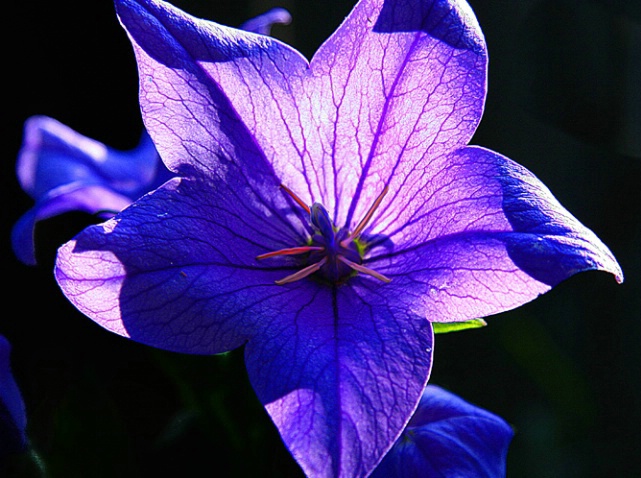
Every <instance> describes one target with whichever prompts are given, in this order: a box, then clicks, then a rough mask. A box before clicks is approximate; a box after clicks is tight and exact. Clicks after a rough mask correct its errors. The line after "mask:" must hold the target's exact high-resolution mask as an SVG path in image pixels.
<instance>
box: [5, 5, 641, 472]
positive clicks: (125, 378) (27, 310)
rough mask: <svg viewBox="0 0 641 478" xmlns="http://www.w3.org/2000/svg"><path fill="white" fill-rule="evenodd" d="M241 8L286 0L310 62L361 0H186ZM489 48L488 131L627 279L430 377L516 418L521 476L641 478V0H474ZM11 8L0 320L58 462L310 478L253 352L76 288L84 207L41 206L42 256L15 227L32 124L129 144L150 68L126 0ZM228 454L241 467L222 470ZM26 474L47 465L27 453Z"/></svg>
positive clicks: (551, 297) (203, 13) (542, 306)
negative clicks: (254, 383) (72, 296)
mask: <svg viewBox="0 0 641 478" xmlns="http://www.w3.org/2000/svg"><path fill="white" fill-rule="evenodd" d="M173 3H174V4H175V5H177V6H179V7H180V8H182V9H184V10H186V11H188V12H189V13H191V14H193V15H195V16H199V17H203V18H208V19H212V20H216V21H218V22H220V23H224V24H228V25H232V26H237V25H239V24H240V23H241V22H242V21H244V20H246V19H247V18H249V17H251V16H253V15H255V14H258V13H261V12H262V11H264V10H265V9H266V8H268V7H269V6H283V7H286V8H288V9H289V10H290V12H291V13H292V15H293V17H294V21H293V23H292V24H291V25H289V26H287V27H275V28H274V29H273V34H274V35H275V36H277V37H279V38H281V39H283V40H284V41H286V42H288V43H290V44H292V45H294V46H295V47H297V48H298V49H299V50H301V51H302V52H303V53H304V54H305V55H306V56H307V57H308V58H309V57H311V55H312V53H313V52H314V50H315V49H316V48H317V47H318V45H319V44H320V43H321V42H322V41H323V40H324V39H325V38H326V37H327V36H328V35H329V34H330V33H331V32H332V31H333V30H334V29H335V28H336V27H337V26H338V24H339V22H340V21H341V20H342V18H343V17H344V16H345V15H346V14H347V13H348V11H349V9H350V8H351V6H352V5H353V1H346V0H340V1H339V0H335V1H327V0H324V1H321V0H318V1H311V0H283V1H282V2H280V3H277V2H276V1H267V0H254V1H248V0H224V1H221V0H191V1H188V0H175V1H174V2H173ZM471 3H472V7H473V8H474V10H475V12H476V14H477V16H478V18H479V22H480V24H481V27H482V28H483V30H484V33H485V36H486V39H487V43H488V48H489V53H490V70H489V94H488V99H487V106H486V113H485V116H484V119H483V121H482V122H481V126H480V128H479V130H478V132H477V134H476V136H475V138H474V140H473V143H475V144H481V145H483V146H486V147H489V148H491V149H494V150H496V151H499V152H501V153H503V154H505V155H507V156H509V157H511V158H513V159H515V160H516V161H518V162H520V163H521V164H523V165H525V166H526V167H528V168H529V169H530V170H532V171H533V172H534V173H535V174H536V175H537V176H538V177H539V178H541V179H542V180H543V181H544V182H545V183H546V184H547V185H548V186H549V187H550V189H551V190H552V192H553V193H554V194H555V195H556V196H557V198H559V200H560V201H561V203H563V204H564V205H565V206H566V207H567V208H568V209H569V210H570V211H571V212H572V213H573V214H574V215H575V216H576V217H577V218H579V219H580V220H581V221H582V222H583V223H584V224H586V225H587V226H588V227H590V228H591V229H593V230H594V231H595V232H596V233H597V234H598V235H599V236H600V237H601V239H602V240H603V241H604V242H605V243H606V244H607V245H608V246H609V247H610V248H611V250H612V251H613V253H614V254H615V256H616V257H617V258H618V260H619V262H620V264H621V266H622V267H623V270H624V273H625V276H626V280H625V282H624V283H623V284H622V285H617V284H616V282H615V281H614V279H613V278H612V277H611V276H610V275H608V274H605V273H598V272H589V273H583V274H579V275H577V276H575V277H573V278H571V279H569V280H568V281H566V282H564V283H563V284H561V285H559V286H558V287H557V288H555V289H554V290H553V291H551V292H549V293H548V294H546V295H544V296H542V297H540V298H539V299H537V300H536V301H534V302H532V303H530V304H527V305H525V306H523V307H521V308H519V309H517V310H514V311H511V312H507V313H503V314H500V315H497V316H494V317H491V318H489V319H488V322H489V326H488V327H486V328H484V329H482V330H473V331H467V332H460V333H457V334H451V335H441V336H438V337H437V340H436V355H435V363H434V370H433V374H432V379H431V381H432V383H437V384H440V385H441V386H443V387H446V388H448V389H450V390H451V391H453V392H455V393H457V394H459V395H461V396H462V397H464V398H465V399H467V400H469V401H471V402H473V403H476V404H478V405H480V406H482V407H484V408H486V409H488V410H490V411H493V412H495V413H497V414H499V415H500V416H502V417H504V418H505V419H506V420H507V421H508V422H510V423H511V424H512V425H513V426H514V427H515V429H516V435H515V437H514V440H513V442H512V445H511V448H510V452H509V456H508V476H509V477H536V478H538V477H594V478H597V477H599V478H601V477H634V476H637V477H638V476H641V463H640V460H641V459H640V458H639V455H640V451H641V440H640V435H641V433H640V431H639V430H640V425H641V386H640V383H641V382H640V378H641V373H640V372H641V353H640V348H641V332H640V323H641V320H640V319H641V307H640V301H641V299H640V298H641V278H640V273H641V266H640V259H641V253H640V249H641V247H640V246H641V210H640V209H641V208H640V206H641V193H640V189H641V86H639V85H641V13H640V6H641V5H640V3H639V2H638V1H636V0H629V1H626V0H620V1H608V0H602V1H597V0H594V1H587V0H584V1H578V0H577V1H571V0H554V1H553V0H521V1H516V0H502V1H496V0H492V1H490V0H474V1H472V2H471ZM3 8H4V13H3V19H4V22H3V33H2V34H3V36H4V37H5V38H4V41H3V42H2V45H3V49H2V51H3V55H2V58H3V78H4V81H5V83H4V84H5V85H8V86H4V94H3V102H2V106H3V117H4V118H5V120H4V122H3V123H4V127H3V134H2V137H3V139H4V141H3V146H4V153H3V160H2V167H3V170H2V175H1V176H0V180H1V181H2V187H1V189H2V194H3V198H2V204H3V207H2V221H1V224H2V234H1V237H0V240H1V241H2V243H1V247H2V255H1V257H2V269H1V270H2V272H3V274H4V281H3V284H4V285H3V289H2V290H3V301H2V302H3V308H2V317H1V318H0V333H1V334H3V335H5V336H6V337H7V338H8V339H9V340H10V342H11V343H12V345H13V355H12V359H13V369H14V374H15V378H16V380H17V381H18V383H19V385H20V387H21V389H22V393H23V396H24V399H25V402H26V409H27V413H28V420H29V426H28V433H29V436H30V438H31V441H32V443H33V445H34V448H35V450H36V452H37V453H38V455H39V457H40V458H41V459H42V460H43V462H44V466H45V467H46V470H47V471H48V476H51V477H54V478H68V477H146V476H156V475H158V474H160V475H161V476H165V475H171V474H172V473H174V474H176V475H179V476H186V477H192V476H234V477H235V476H239V477H240V476H266V477H272V476H273V477H281V476H282V477H290V476H300V471H299V469H298V468H297V465H296V464H294V462H293V460H292V459H291V457H290V456H289V455H288V453H287V451H286V450H285V449H284V447H283V445H282V444H281V442H280V439H279V437H278V434H277V432H276V431H275V429H274V428H273V426H272V425H271V422H270V421H269V418H268V417H267V414H266V412H265V411H264V409H263V408H262V407H261V405H260V404H259V403H258V402H257V400H256V398H255V397H254V394H253V391H252V389H251V387H250V386H249V384H248V381H247V378H246V375H245V369H244V365H243V361H242V351H235V352H232V353H230V354H227V355H225V356H215V357H199V356H188V355H179V354H172V353H167V352H163V351H159V350H155V349H151V348H149V347H146V346H143V345H140V344H137V343H135V342H131V341H128V340H126V339H124V338H121V337H119V336H116V335H114V334H111V333H109V332H107V331H105V330H103V329H101V328H100V327H99V326H97V325H95V324H94V323H93V322H92V321H91V320H89V319H87V318H85V317H84V316H82V315H81V314H80V313H79V312H77V311H76V310H75V309H74V308H73V307H72V306H71V305H70V304H69V303H68V302H67V301H66V299H64V297H63V296H62V294H61V293H60V292H59V290H58V288H57V285H56V284H55V281H54V278H53V275H52V267H53V260H54V256H55V250H56V248H57V246H58V245H60V244H61V243H62V242H64V241H66V240H68V239H70V238H71V237H72V236H73V235H74V234H75V233H76V232H78V231H79V230H80V229H81V228H82V227H84V226H85V225H87V224H89V223H91V222H93V219H92V218H90V217H86V216H83V215H81V214H68V215H65V216H64V217H60V218H56V219H51V220H49V221H46V222H43V223H42V224H41V225H40V226H39V227H38V230H37V247H38V258H39V261H40V263H39V265H38V266H36V267H28V266H25V265H22V264H21V263H19V262H18V261H17V260H16V259H15V258H14V256H13V254H12V252H11V248H10V242H9V234H10V229H11V226H12V225H13V223H14V222H15V221H16V220H17V219H18V217H19V216H20V215H21V214H22V213H23V212H24V211H26V210H27V209H28V208H29V207H31V205H32V201H31V200H30V198H29V197H28V196H27V195H26V194H24V193H23V192H22V191H21V189H20V187H19V185H18V183H17V180H16V178H15V173H14V166H15V158H16V155H17V152H18V149H19V147H20V143H21V138H22V126H23V123H24V121H25V120H26V119H27V118H28V117H29V116H31V115H34V114H45V115H49V116H52V117H54V118H56V119H58V120H60V121H61V122H63V123H65V124H67V125H69V126H71V127H72V128H74V129H76V130H77V131H79V132H81V133H83V134H85V135H87V136H89V137H91V138H95V139H98V140H100V141H102V142H104V143H106V144H108V145H110V146H113V147H116V148H120V149H129V148H131V147H133V146H134V145H135V144H136V143H137V141H138V138H139V134H140V131H141V127H142V126H141V121H140V116H139V110H138V104H137V73H136V66H135V60H134V57H133V53H132V51H131V47H130V44H129V41H128V39H127V37H126V35H125V33H124V31H123V30H122V29H121V27H120V25H119V24H118V22H117V19H116V17H115V13H114V9H113V5H112V3H111V2H110V1H108V0H91V1H87V0H82V1H81V0H68V1H63V2H43V1H20V2H10V3H9V4H7V5H5V6H4V7H3ZM228 466H230V467H231V468H230V469H231V470H232V472H231V474H224V473H223V470H225V469H226V468H227V467H228ZM13 470H14V471H15V470H22V471H21V472H17V471H16V473H15V474H16V475H18V476H39V472H38V467H36V466H35V465H34V464H33V462H32V461H29V460H28V459H27V457H22V459H21V460H18V462H17V463H16V464H14V467H13Z"/></svg>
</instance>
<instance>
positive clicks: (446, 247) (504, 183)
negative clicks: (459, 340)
mask: <svg viewBox="0 0 641 478" xmlns="http://www.w3.org/2000/svg"><path fill="white" fill-rule="evenodd" d="M443 161H444V162H445V164H444V165H443V167H442V168H440V169H439V173H437V174H435V175H434V176H433V177H432V178H431V180H429V181H427V183H426V184H425V186H424V188H423V190H422V191H421V194H417V195H416V197H415V198H413V200H414V201H415V202H416V203H417V204H419V205H420V207H418V208H415V209H413V210H410V211H395V214H397V215H398V217H397V219H396V220H394V221H390V222H388V223H387V224H388V226H387V227H386V228H384V229H383V230H382V231H377V232H378V233H379V234H380V236H379V237H381V238H385V240H383V239H380V240H379V246H380V249H377V250H376V251H374V252H373V253H372V257H371V258H370V259H369V260H368V261H366V265H367V266H368V267H371V268H373V269H375V270H377V271H378V272H381V273H382V274H385V275H386V276H388V277H390V278H392V282H391V283H390V284H387V285H385V288H386V292H385V293H386V294H389V295H390V296H393V297H395V298H396V300H398V301H400V302H403V303H405V304H407V306H408V307H409V306H410V304H411V307H412V309H411V310H413V311H414V313H416V314H417V315H420V316H423V317H427V318H429V320H431V321H436V322H441V321H443V322H448V321H462V320H469V319H473V318H477V317H483V316H486V315H489V314H494V313H498V312H502V311H505V310H508V309H511V308H514V307H517V306H519V305H522V304H524V303H526V302H528V301H530V300H533V299H535V298H536V297H537V296H538V295H540V294H542V293H544V292H547V291H548V290H549V289H550V288H551V287H553V286H555V285H556V284H558V283H559V282H561V281H563V280H564V279H567V278H568V277H570V276H572V275H573V274H576V273H578V272H582V271H587V270H603V271H606V272H610V273H612V274H613V275H614V276H615V278H616V280H617V281H618V282H621V281H622V280H623V274H622V272H621V268H620V267H619V265H618V263H617V261H616V259H615V258H614V256H613V255H612V253H611V252H610V251H609V249H608V248H607V247H606V246H605V245H604V244H603V243H602V242H601V240H600V239H599V238H598V237H597V236H596V235H595V234H594V233H593V232H592V231H590V230H589V229H587V228H586V227H585V226H583V225H582V224H581V223H580V222H579V221H578V220H576V219H575V218H574V217H573V216H572V215H571V214H570V213H569V212H568V211H567V210H565V209H564V208H563V207H562V206H561V205H560V204H559V202H558V201H557V200H556V199H555V198H554V196H552V194H551V193H550V191H549V190H548V189H547V188H546V187H545V186H544V185H543V183H541V182H540V181H539V180H538V179H537V178H536V177H535V176H534V175H533V174H532V173H530V172H529V171H528V170H526V169H525V168H523V167H522V166H519V165H518V164H516V163H514V162H512V161H510V160H509V159H507V158H505V157H504V156H501V155H500V154H498V153H495V152H493V151H489V150H486V149H483V148H480V147H467V148H462V149H460V150H458V151H456V152H454V153H453V154H451V155H450V156H449V157H447V158H445V159H444V160H443ZM397 224H402V225H400V226H399V225H397ZM377 287H380V286H378V285H377Z"/></svg>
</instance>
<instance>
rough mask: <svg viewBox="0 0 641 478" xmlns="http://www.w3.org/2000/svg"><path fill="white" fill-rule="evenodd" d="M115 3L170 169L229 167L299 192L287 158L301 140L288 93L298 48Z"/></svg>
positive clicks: (120, 0)
mask: <svg viewBox="0 0 641 478" xmlns="http://www.w3.org/2000/svg"><path fill="white" fill-rule="evenodd" d="M116 6H117V11H118V15H119V18H120V21H121V23H122V24H123V26H124V27H125V28H126V30H127V33H128V34H129V36H130V39H131V41H132V44H133V46H134V51H135V53H136V57H137V60H138V68H139V76H140V103H141V108H142V112H143V119H144V121H145V125H146V127H147V129H148V131H149V132H150V134H151V136H152V137H153V138H154V141H155V143H156V145H157V146H158V150H159V152H160V154H161V156H162V158H163V161H164V162H165V164H167V166H168V167H169V168H170V169H172V170H174V171H182V170H184V168H185V167H186V166H190V167H191V168H193V169H196V170H200V171H205V172H206V174H210V175H219V174H221V173H223V174H224V171H225V170H226V166H225V165H226V164H229V163H233V164H235V165H236V166H237V167H239V168H241V169H243V170H245V171H246V172H247V173H249V172H251V174H253V175H261V174H268V175H272V174H273V171H274V170H276V171H279V174H278V175H276V177H278V180H275V181H276V186H278V184H279V183H281V182H282V183H284V184H286V185H287V186H289V187H291V188H292V189H293V190H295V191H299V190H301V189H302V188H303V186H304V188H305V189H307V186H306V182H305V180H304V177H303V175H302V173H301V171H300V167H296V166H295V163H294V159H297V158H299V156H300V154H301V150H303V149H304V147H305V146H304V144H305V142H306V141H307V139H306V138H305V137H304V136H303V135H302V131H301V130H300V124H299V123H300V119H299V113H298V109H297V106H296V104H295V101H294V95H293V93H292V89H293V88H294V86H293V84H295V83H297V82H300V79H301V77H302V76H303V75H305V74H306V71H307V67H308V63H307V61H306V60H305V59H304V58H303V57H302V55H301V54H300V53H298V52H297V51H295V50H293V49H292V48H290V47H288V46H286V45H284V44H282V43H280V42H279V41H277V40H274V39H273V38H270V37H267V36H264V35H256V34H253V33H248V32H245V31H242V30H237V29H233V28H228V27H224V26H221V25H218V24H216V23H213V22H207V21H203V20H199V19H196V18H193V17H191V16H189V15H187V14H186V13H184V12H182V11H180V10H178V9H176V8H174V7H172V6H171V5H169V4H167V3H165V2H159V1H155V0H117V1H116ZM290 128H293V130H290ZM263 169H266V171H263ZM267 170H268V171H267Z"/></svg>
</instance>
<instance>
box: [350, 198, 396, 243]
mask: <svg viewBox="0 0 641 478" xmlns="http://www.w3.org/2000/svg"><path fill="white" fill-rule="evenodd" d="M388 189H389V188H388V187H387V186H385V188H383V191H382V192H381V193H380V194H379V195H378V197H377V198H376V200H375V201H374V204H372V205H371V206H370V208H369V210H368V211H367V214H365V217H363V219H361V222H359V223H358V226H356V229H354V231H353V232H352V233H351V234H350V235H349V236H347V237H346V238H345V239H343V240H342V241H341V246H343V247H347V246H348V245H349V243H350V242H351V241H353V240H354V239H357V238H358V236H360V235H361V232H363V229H365V226H367V223H368V222H369V221H370V220H371V219H372V216H373V215H374V212H376V209H378V206H380V205H381V202H382V201H383V198H384V197H385V195H386V194H387V190H388Z"/></svg>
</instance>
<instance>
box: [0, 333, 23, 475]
mask: <svg viewBox="0 0 641 478" xmlns="http://www.w3.org/2000/svg"><path fill="white" fill-rule="evenodd" d="M10 352H11V346H10V344H9V341H8V340H7V339H6V338H5V337H4V336H2V335H0V464H1V463H2V460H3V458H4V457H6V456H7V455H9V454H12V453H18V452H20V451H23V450H25V449H26V447H27V434H26V428H27V415H26V413H25V406H24V402H23V401H22V395H21V394H20V390H19V389H18V385H17V384H16V381H15V379H14V378H13V375H12V374H11V366H10V361H9V358H10V357H9V355H10Z"/></svg>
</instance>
